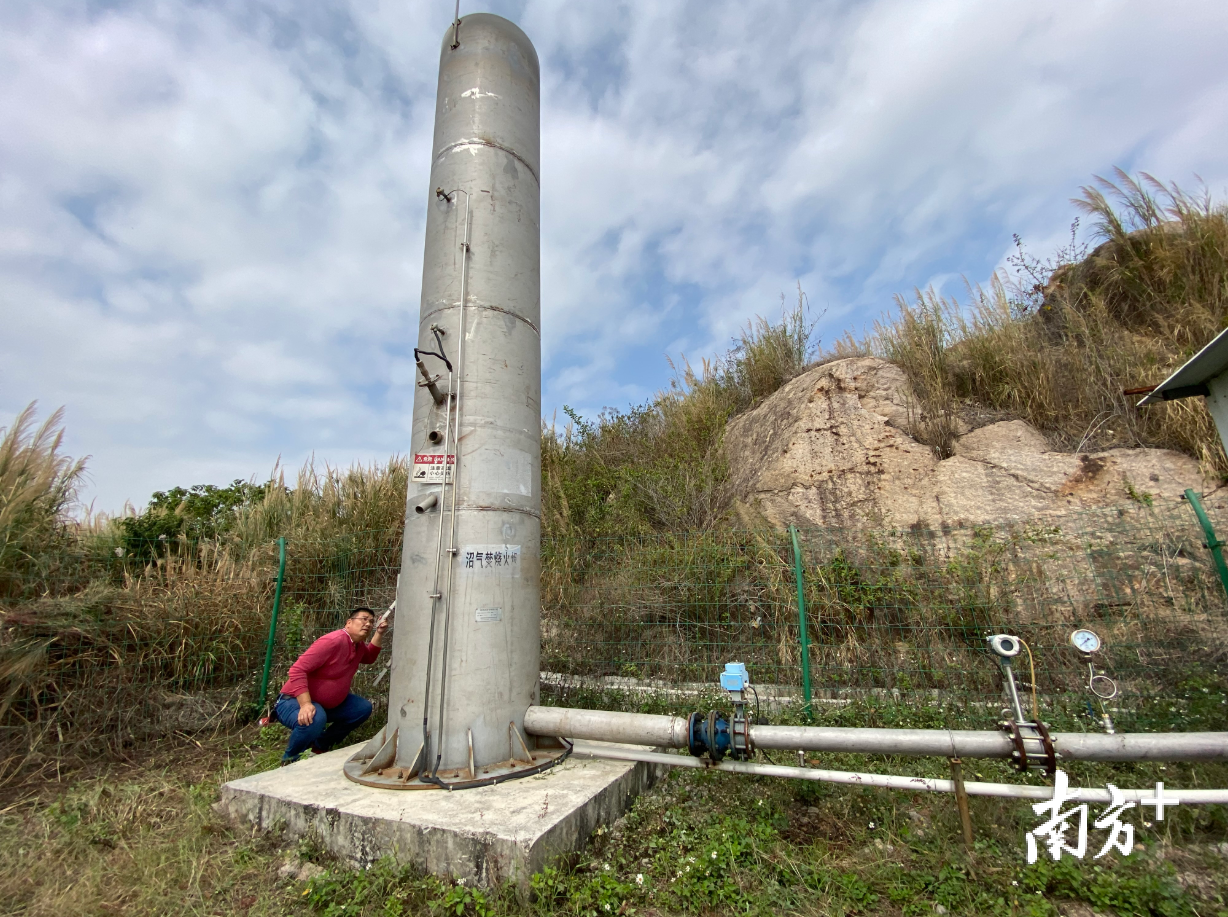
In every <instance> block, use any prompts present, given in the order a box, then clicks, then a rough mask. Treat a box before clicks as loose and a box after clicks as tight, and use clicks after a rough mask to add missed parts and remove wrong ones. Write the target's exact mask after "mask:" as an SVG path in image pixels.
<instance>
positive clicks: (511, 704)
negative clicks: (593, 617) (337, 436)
mask: <svg viewBox="0 0 1228 917" xmlns="http://www.w3.org/2000/svg"><path fill="white" fill-rule="evenodd" d="M538 110H539V74H538V62H537V52H536V51H535V50H534V49H533V45H532V43H531V42H530V41H529V39H528V37H527V36H526V35H525V34H524V33H523V32H522V31H521V30H520V29H519V28H517V27H516V26H515V25H513V24H512V23H510V22H508V21H507V20H505V19H502V18H500V17H498V16H492V15H489V14H483V13H477V14H472V15H469V16H465V17H464V18H462V19H458V20H457V21H456V22H454V23H453V25H452V26H450V27H449V28H448V31H447V34H446V35H445V37H444V41H443V47H442V48H441V50H440V61H439V90H438V94H437V96H436V102H435V136H434V144H433V149H432V152H431V182H430V190H429V197H428V203H427V220H426V253H425V259H424V263H423V270H422V304H421V315H420V319H419V326H418V346H417V348H416V350H415V352H414V355H415V358H416V361H417V370H418V376H417V377H416V378H417V380H418V385H417V391H416V393H415V398H414V419H413V452H414V464H413V474H412V479H411V481H410V485H409V498H408V507H407V512H406V517H405V545H404V550H403V554H402V559H401V578H400V584H399V586H398V589H397V621H396V625H397V626H396V628H395V631H394V636H393V642H392V672H391V680H390V687H389V694H388V711H389V713H388V724H387V725H386V726H385V727H384V729H383V730H382V731H381V733H380V734H379V735H377V736H376V737H375V738H374V739H373V740H372V741H371V742H370V743H368V745H367V747H366V748H364V749H363V751H362V752H359V754H358V755H356V756H355V757H354V758H352V759H351V760H350V761H349V762H348V763H347V764H346V768H345V770H346V774H347V775H348V776H349V777H351V779H354V780H357V781H359V782H361V783H367V784H371V785H376V786H384V787H398V788H405V789H411V788H427V787H430V786H432V785H436V786H439V785H446V786H449V787H452V788H460V787H464V786H474V785H485V784H488V783H491V782H496V781H498V780H502V779H507V778H508V777H512V776H523V775H524V774H527V773H534V772H537V771H539V770H542V769H545V768H546V767H549V766H550V765H551V764H553V763H554V762H555V761H557V760H558V759H559V758H560V756H561V754H562V750H561V749H559V748H555V749H548V748H541V749H539V748H537V747H535V745H536V740H534V739H533V738H532V737H530V736H528V735H526V733H525V732H524V714H525V711H526V709H527V708H528V707H529V706H530V705H531V704H534V703H536V702H537V696H538V678H539V657H540V651H541V643H540V639H541V638H540V626H539V621H540V592H539V573H540V567H541V562H540V539H541V493H540V481H541V335H540V324H539V323H540V316H541V270H540V255H539V249H540V238H539V237H540V231H539V221H538V214H539V209H540V185H539V175H540V172H539V165H538V164H539V148H540V127H539V114H538Z"/></svg>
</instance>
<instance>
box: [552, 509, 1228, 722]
mask: <svg viewBox="0 0 1228 917" xmlns="http://www.w3.org/2000/svg"><path fill="white" fill-rule="evenodd" d="M797 535H798V538H797V548H796V549H795V548H794V546H793V545H792V544H791V539H790V538H789V535H788V533H780V532H769V533H754V532H745V533H736V532H734V533H729V532H725V533H712V534H706V535H655V536H651V537H647V538H643V537H641V538H634V539H608V540H600V541H591V542H588V543H585V544H551V545H544V546H543V553H544V555H545V556H544V558H543V568H544V570H545V573H544V575H543V612H542V614H543V627H542V643H543V667H544V668H546V669H548V670H550V671H551V672H555V673H558V675H559V676H560V677H561V678H562V680H563V681H564V682H566V681H567V679H568V678H570V679H571V681H572V682H579V683H585V679H586V678H587V679H588V682H587V683H589V684H596V683H598V682H594V681H593V679H594V678H597V679H600V683H601V684H604V685H606V686H609V687H617V686H619V685H620V684H621V685H625V686H627V687H631V686H633V685H635V684H636V683H642V682H645V681H647V682H656V683H659V684H662V685H677V684H681V683H699V684H705V683H706V684H715V682H716V679H717V676H718V673H719V671H720V669H721V667H722V666H723V664H724V663H726V662H730V661H740V662H745V663H746V664H747V665H748V666H749V667H750V670H751V673H752V678H754V679H755V680H756V681H758V682H759V683H760V684H761V685H765V686H767V693H768V694H776V695H778V696H796V695H797V694H798V693H799V692H805V691H806V689H807V685H805V684H804V680H805V678H804V675H805V671H804V667H803V665H802V654H803V649H802V625H801V621H802V613H803V611H804V616H805V622H806V631H807V634H806V637H807V640H806V643H807V645H808V663H809V666H808V668H809V676H810V682H811V684H810V685H809V693H811V694H813V696H814V697H816V698H828V699H840V698H850V697H856V696H867V695H872V696H880V697H886V698H891V699H898V700H906V701H909V702H921V701H933V700H936V699H942V698H948V699H951V698H953V699H961V700H996V699H998V698H999V697H1000V696H1001V677H1000V673H999V671H998V668H997V665H996V664H995V662H994V659H993V657H991V656H990V655H989V654H988V650H987V646H986V641H985V638H986V636H988V635H990V634H995V633H1011V634H1015V635H1016V636H1019V637H1021V638H1023V640H1024V641H1026V643H1027V645H1028V649H1029V651H1030V656H1031V659H1032V661H1033V662H1034V668H1035V676H1034V677H1035V680H1036V683H1037V688H1038V690H1039V691H1041V692H1049V693H1061V692H1066V693H1078V692H1080V691H1082V690H1083V689H1084V687H1085V686H1086V683H1087V681H1088V679H1089V670H1088V660H1087V659H1086V657H1084V656H1083V655H1082V654H1081V653H1079V652H1078V651H1077V650H1075V649H1074V647H1073V646H1071V645H1070V643H1069V638H1070V635H1071V633H1072V631H1073V630H1074V629H1075V628H1076V627H1087V628H1091V629H1092V630H1094V631H1096V632H1097V633H1098V635H1099V636H1100V638H1101V639H1102V641H1103V642H1104V647H1103V650H1102V651H1101V652H1100V653H1098V654H1097V655H1096V656H1095V657H1094V658H1093V662H1094V663H1095V665H1096V667H1097V668H1096V671H1100V670H1101V669H1104V670H1105V671H1109V672H1111V673H1115V674H1114V676H1113V677H1114V678H1115V680H1116V681H1117V683H1118V686H1119V690H1120V693H1121V696H1122V697H1123V702H1125V699H1126V698H1128V697H1129V696H1144V695H1146V694H1149V693H1154V692H1156V691H1161V692H1162V691H1165V690H1168V689H1171V688H1173V686H1174V685H1176V684H1177V683H1178V682H1179V681H1180V680H1181V679H1182V678H1184V677H1186V676H1188V674H1189V673H1190V672H1191V671H1206V670H1207V669H1208V668H1216V667H1221V666H1222V665H1223V663H1224V661H1225V658H1226V651H1228V626H1226V625H1228V620H1226V618H1225V614H1226V604H1225V592H1224V584H1223V583H1221V581H1220V579H1219V577H1218V575H1217V572H1216V570H1215V567H1214V565H1213V563H1212V558H1211V557H1210V555H1209V552H1208V551H1207V549H1206V548H1205V547H1204V545H1203V534H1202V532H1201V530H1200V529H1199V527H1198V525H1197V522H1196V520H1195V518H1194V515H1193V514H1192V513H1191V511H1190V508H1189V507H1188V506H1186V505H1184V504H1176V505H1172V506H1164V507H1152V506H1139V507H1137V508H1130V509H1114V510H1109V511H1103V512H1094V513H1083V514H1078V515H1069V516H1064V517H1060V518H1054V519H1051V520H1045V521H1043V522H1036V521H1034V522H1029V523H1017V524H1001V525H979V526H971V527H966V528H945V529H941V530H934V529H926V528H912V529H903V530H870V529H822V528H804V529H800V530H798V532H797ZM795 552H796V554H795ZM798 566H800V568H801V570H802V589H801V601H800V603H799V596H798V590H797V578H796V575H795V572H794V571H795V570H796V569H797V567H798ZM1016 671H1017V672H1019V674H1020V676H1021V678H1022V680H1023V681H1024V682H1025V683H1029V684H1030V681H1031V678H1032V675H1031V673H1030V670H1029V663H1028V659H1027V657H1025V658H1024V659H1020V660H1019V661H1018V663H1017V664H1016ZM547 677H549V676H547Z"/></svg>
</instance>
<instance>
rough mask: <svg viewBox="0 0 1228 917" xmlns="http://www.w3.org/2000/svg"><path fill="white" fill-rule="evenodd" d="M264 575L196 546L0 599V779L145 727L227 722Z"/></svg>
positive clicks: (258, 631) (114, 750) (105, 745)
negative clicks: (101, 576)
mask: <svg viewBox="0 0 1228 917" xmlns="http://www.w3.org/2000/svg"><path fill="white" fill-rule="evenodd" d="M272 586H273V582H272V577H271V576H270V571H269V570H268V569H267V568H261V567H257V566H253V565H251V564H246V563H236V562H235V561H234V560H232V559H231V558H230V557H228V556H227V555H226V554H225V553H224V552H221V551H218V550H217V549H216V547H214V546H205V547H204V548H202V549H200V550H199V551H197V552H196V553H194V554H181V555H172V556H171V557H169V558H166V559H163V560H161V561H159V562H158V563H157V564H156V565H154V566H151V567H148V568H146V569H145V570H144V571H142V572H141V573H140V575H139V576H135V577H129V578H127V579H126V580H125V581H123V582H122V583H119V584H113V583H107V582H105V581H101V582H99V581H96V582H94V583H92V584H91V585H90V586H88V587H86V588H85V589H84V590H82V591H81V592H78V593H76V594H74V595H71V596H48V597H45V598H41V599H38V600H35V601H33V602H28V603H24V604H22V605H18V606H15V607H13V608H11V609H8V610H4V611H0V688H2V689H3V694H2V695H0V724H2V726H0V751H2V752H3V756H2V757H0V781H2V780H4V779H6V778H11V777H14V776H15V775H17V774H19V773H22V774H26V773H29V772H31V771H38V770H43V769H46V768H55V767H60V766H61V765H62V764H63V763H64V762H65V761H66V760H74V759H80V758H82V757H83V756H89V755H97V754H104V755H117V754H122V752H123V750H124V749H125V748H128V747H130V746H132V744H133V743H134V742H136V741H137V740H139V739H144V738H148V737H149V735H150V734H151V731H152V732H154V733H157V732H159V731H162V730H166V729H173V728H188V729H200V728H204V727H207V726H209V725H211V724H212V723H213V722H214V721H220V722H233V721H234V720H235V718H236V717H237V716H238V715H240V714H241V713H243V712H244V710H242V709H240V708H241V707H244V706H246V705H247V704H249V703H250V689H251V687H252V685H251V684H250V680H249V679H250V676H251V675H252V673H253V672H254V671H255V670H256V669H257V668H258V667H259V664H260V662H261V661H262V659H263V650H264V641H263V639H262V632H263V631H264V629H265V622H266V621H267V615H268V609H269V606H270V604H271V595H272ZM236 685H239V686H241V690H240V691H238V692H236V690H235V688H236ZM240 694H241V695H243V696H242V697H241V698H240V697H239V695H240ZM184 695H191V696H192V697H193V698H195V700H194V701H193V700H190V699H188V700H185V699H184V698H183V696H184ZM223 695H224V697H223ZM177 698H178V700H177Z"/></svg>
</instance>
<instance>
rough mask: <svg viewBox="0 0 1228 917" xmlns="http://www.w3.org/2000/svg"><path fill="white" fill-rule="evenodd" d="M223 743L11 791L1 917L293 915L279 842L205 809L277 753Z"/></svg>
mask: <svg viewBox="0 0 1228 917" xmlns="http://www.w3.org/2000/svg"><path fill="white" fill-rule="evenodd" d="M253 737H254V734H253V733H251V732H250V731H249V732H248V733H247V736H246V739H245V738H244V736H242V735H239V734H234V733H227V732H216V733H214V734H201V735H198V736H197V737H195V738H192V739H188V738H186V737H182V736H180V737H168V738H167V739H164V740H163V741H161V742H159V743H156V744H155V745H152V746H148V747H147V748H145V749H144V752H143V754H142V755H141V756H140V757H138V758H135V759H133V760H131V761H128V762H124V763H118V762H107V763H102V764H94V765H92V766H90V767H87V768H84V769H79V770H78V771H76V772H75V773H74V774H73V776H72V779H71V780H64V781H63V782H58V781H50V782H45V783H41V784H39V785H38V786H37V788H35V789H34V790H33V791H31V790H30V789H25V790H23V791H21V792H20V793H18V792H15V791H13V790H10V791H9V793H8V796H7V799H6V800H5V801H4V802H3V803H0V901H3V902H4V903H3V905H2V906H0V910H2V911H3V912H4V913H6V914H14V915H16V914H20V915H23V917H60V915H64V914H83V915H86V914H88V915H105V914H125V915H134V917H141V915H150V917H153V915H170V914H175V915H205V914H210V915H212V914H246V915H250V917H258V915H267V914H281V913H293V912H295V911H297V910H298V909H297V908H295V907H294V904H293V902H294V899H295V898H297V897H299V892H298V889H297V888H294V887H292V886H288V885H286V884H284V883H279V882H278V880H277V876H276V873H277V868H278V866H279V865H280V863H281V859H282V854H281V852H280V849H279V846H280V841H279V839H278V838H277V837H276V836H260V837H253V836H249V835H247V834H246V833H245V832H240V831H236V830H235V829H233V828H232V827H230V826H229V825H227V824H225V823H224V822H222V821H220V820H219V819H218V818H217V817H216V816H215V815H214V813H213V812H212V811H211V809H210V806H211V805H212V803H213V802H214V800H215V799H216V798H217V787H218V785H219V784H220V783H222V782H224V781H225V780H228V779H231V778H232V777H238V776H242V775H243V774H245V773H250V772H253V771H256V770H262V769H266V768H267V767H270V766H273V763H274V762H275V760H276V756H277V754H278V753H279V752H278V751H277V750H274V749H271V748H267V747H265V746H264V744H263V743H260V742H259V741H253Z"/></svg>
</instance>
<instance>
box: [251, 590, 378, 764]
mask: <svg viewBox="0 0 1228 917" xmlns="http://www.w3.org/2000/svg"><path fill="white" fill-rule="evenodd" d="M387 628H388V622H387V621H383V622H381V623H380V625H379V626H378V627H376V625H375V613H374V612H373V611H372V610H371V609H370V608H355V609H354V610H353V611H351V612H350V616H349V617H348V618H347V619H346V622H345V627H343V628H342V629H341V630H335V631H333V632H332V633H330V634H325V635H324V636H323V637H320V638H319V639H318V640H316V641H315V642H314V643H312V644H311V646H309V647H307V651H306V652H305V653H303V655H301V656H299V657H298V659H297V660H295V663H294V665H292V666H290V677H289V678H287V679H286V683H285V684H284V685H282V687H281V697H279V698H278V699H277V707H276V713H277V719H278V720H279V721H280V722H281V724H282V725H283V726H285V727H286V728H287V729H289V730H290V744H289V745H287V746H286V753H285V754H284V755H282V757H281V763H282V764H283V765H285V764H291V763H293V762H294V761H297V760H298V757H299V755H301V754H302V753H303V752H305V751H306V750H307V749H308V748H310V749H311V750H312V751H313V752H315V753H316V754H320V753H321V752H326V751H328V750H329V749H330V748H334V747H336V746H337V745H340V744H341V742H342V741H343V740H344V739H345V737H346V736H347V735H349V734H350V733H351V732H352V731H353V730H354V729H355V728H357V727H358V726H360V725H362V723H364V722H365V721H366V719H367V717H369V716H370V715H371V702H370V701H368V700H366V699H365V698H362V697H359V696H358V695H357V694H351V693H350V684H351V683H352V682H353V681H354V673H355V672H357V671H358V667H359V666H360V665H368V664H370V663H372V662H374V661H375V658H376V657H377V656H378V655H379V651H380V643H381V642H382V641H383V639H384V631H385V630H387ZM372 632H374V636H372ZM368 638H369V639H370V642H369V643H368V642H367V640H368Z"/></svg>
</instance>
